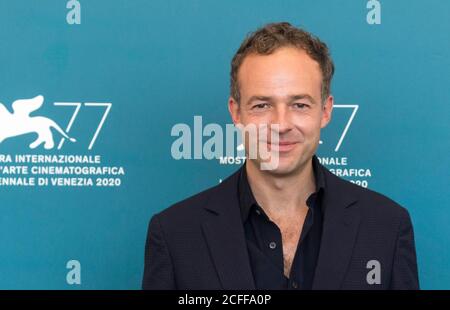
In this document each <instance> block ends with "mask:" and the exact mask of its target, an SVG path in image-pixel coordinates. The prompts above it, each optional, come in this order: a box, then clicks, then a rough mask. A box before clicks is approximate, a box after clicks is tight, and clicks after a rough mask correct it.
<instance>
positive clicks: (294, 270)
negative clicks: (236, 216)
mask: <svg viewBox="0 0 450 310" xmlns="http://www.w3.org/2000/svg"><path fill="white" fill-rule="evenodd" d="M312 163H313V171H314V176H315V181H316V192H314V193H312V194H311V195H310V196H309V197H308V199H307V201H306V204H307V206H308V212H307V215H306V218H305V222H304V224H303V229H302V232H301V235H300V240H299V242H298V246H297V250H296V252H295V256H294V259H293V261H292V266H291V271H290V275H289V278H287V277H286V276H285V275H284V262H283V245H282V238H281V232H280V229H279V228H278V226H277V225H276V224H275V223H274V222H272V221H271V220H270V219H269V217H268V216H267V215H266V214H265V213H264V210H263V209H262V208H261V207H260V206H259V205H258V203H257V202H256V200H255V197H254V196H253V193H252V191H251V188H250V185H249V183H248V179H247V173H246V169H245V165H244V166H243V168H242V169H241V173H240V177H239V185H238V186H239V203H240V208H241V216H242V221H243V225H244V230H245V237H246V241H247V249H248V253H249V257H250V264H251V268H252V272H253V278H254V280H255V285H256V288H257V289H275V290H276V289H306V290H308V289H311V288H312V283H313V280H314V271H315V268H316V264H317V257H318V255H319V250H320V239H321V236H322V218H323V210H322V206H321V205H322V203H321V200H322V196H323V191H324V189H325V183H324V176H323V172H322V170H321V167H320V164H319V161H318V159H317V157H316V156H314V157H313V160H312Z"/></svg>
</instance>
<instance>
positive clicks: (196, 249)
mask: <svg viewBox="0 0 450 310" xmlns="http://www.w3.org/2000/svg"><path fill="white" fill-rule="evenodd" d="M241 169H242V168H241ZM320 169H322V171H323V174H324V176H325V183H326V189H327V190H326V191H325V195H324V197H323V204H324V219H323V233H322V241H321V244H320V253H319V257H318V261H317V266H316V272H315V277H314V280H313V289H418V288H419V281H418V272H417V263H416V253H415V245H414V234H413V228H412V224H411V219H410V216H409V214H408V211H407V210H406V209H404V208H403V207H401V206H399V205H398V204H397V203H395V202H394V201H392V200H390V199H389V198H387V197H385V196H383V195H381V194H379V193H376V192H374V191H371V190H368V189H365V188H362V187H360V186H357V185H355V184H353V183H351V182H348V181H345V180H343V179H340V178H338V177H337V176H335V175H334V174H332V173H331V172H329V171H328V170H327V169H326V168H325V167H323V166H322V165H320ZM238 177H239V171H237V172H236V173H234V174H233V175H231V176H230V177H228V178H227V179H226V180H224V181H223V182H222V183H220V184H219V185H217V186H215V187H213V188H210V189H208V190H206V191H203V192H201V193H199V194H197V195H195V196H192V197H190V198H188V199H186V200H183V201H181V202H178V203H176V204H175V205H173V206H171V207H170V208H168V209H166V210H164V211H162V212H161V213H158V214H156V215H154V216H153V217H152V219H151V221H150V224H149V228H148V235H147V242H146V247H145V267H144V276H143V281H142V288H143V289H187V290H191V289H199V290H202V289H235V290H238V289H254V288H255V283H254V280H253V276H252V268H251V266H250V262H249V256H248V252H247V246H246V241H245V235H244V229H243V225H242V220H241V215H240V208H239V201H238ZM371 261H372V262H373V261H377V262H378V263H379V265H378V267H379V268H378V267H374V265H371V263H369V262H371ZM368 264H369V265H368ZM373 268H378V269H377V270H378V271H379V278H378V279H379V280H380V281H379V284H378V283H373V282H374V281H370V279H369V281H368V278H371V277H372V279H373V275H374V273H373V272H374V271H376V272H378V271H377V270H374V269H373Z"/></svg>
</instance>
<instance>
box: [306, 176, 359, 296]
mask: <svg viewBox="0 0 450 310" xmlns="http://www.w3.org/2000/svg"><path fill="white" fill-rule="evenodd" d="M324 170H325V169H324ZM325 175H326V189H325V191H324V196H323V207H324V223H323V232H322V241H321V245H320V253H319V257H318V261H317V266H316V271H315V276H314V281H313V289H315V290H320V289H331V290H333V289H339V288H340V287H341V285H342V282H343V280H344V276H345V273H346V271H347V268H348V265H349V262H350V259H351V256H352V251H353V246H354V243H355V241H356V237H357V234H358V228H359V223H360V219H361V216H360V213H359V208H358V206H357V205H356V204H355V202H356V201H357V197H355V196H353V195H351V191H349V190H348V189H344V188H343V186H346V184H345V183H344V182H342V181H341V180H339V179H338V178H337V177H336V176H334V175H332V174H331V172H329V171H325Z"/></svg>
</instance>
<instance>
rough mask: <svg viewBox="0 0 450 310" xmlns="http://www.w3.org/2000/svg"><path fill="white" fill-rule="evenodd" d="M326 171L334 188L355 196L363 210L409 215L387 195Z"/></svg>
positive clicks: (381, 213)
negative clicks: (332, 180)
mask: <svg viewBox="0 0 450 310" xmlns="http://www.w3.org/2000/svg"><path fill="white" fill-rule="evenodd" d="M327 173H328V174H329V177H328V178H329V179H334V182H331V183H334V184H336V187H337V188H336V189H334V190H337V191H339V192H340V193H342V194H343V195H348V194H351V195H353V196H355V197H356V198H357V200H358V202H359V205H360V206H362V208H363V209H364V211H366V212H370V213H375V214H378V215H380V216H389V217H395V218H399V217H400V218H405V217H409V213H408V210H407V209H406V208H405V207H403V206H401V205H400V204H399V203H398V202H396V201H394V200H393V199H391V198H389V197H388V196H386V195H384V194H381V193H380V192H377V191H375V190H371V189H368V188H365V187H362V186H359V185H357V184H354V183H352V182H350V181H347V180H344V179H341V178H340V177H338V176H335V175H334V174H333V173H332V172H330V171H327Z"/></svg>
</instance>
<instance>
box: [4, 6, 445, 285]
mask: <svg viewBox="0 0 450 310" xmlns="http://www.w3.org/2000/svg"><path fill="white" fill-rule="evenodd" d="M75 2H77V1H65V0H41V1H31V0H29V1H13V0H10V1H7V0H1V1H0V42H1V49H0V102H1V103H2V104H3V106H4V107H5V108H6V110H8V111H9V112H8V113H9V114H10V113H13V107H12V103H13V102H14V101H15V100H17V99H31V98H35V97H36V96H38V95H41V96H43V98H44V101H43V104H42V106H41V107H40V109H38V110H36V111H34V112H31V115H30V116H29V118H28V120H29V122H26V121H24V119H21V118H19V115H20V112H16V110H14V111H15V112H14V113H17V114H11V115H16V118H14V117H13V116H11V115H10V117H11V118H10V119H11V120H13V121H12V123H6V121H5V120H2V119H1V118H0V129H1V130H3V131H4V132H6V131H7V130H8V129H11V128H12V127H14V124H18V123H14V122H20V121H22V123H21V124H23V123H29V124H31V120H30V119H32V118H33V117H37V116H41V117H46V118H47V119H51V120H53V121H55V122H56V123H57V124H58V125H60V127H61V128H62V129H63V130H64V131H65V132H67V133H68V134H69V135H70V136H71V137H74V138H76V140H77V141H76V142H70V141H67V139H65V140H64V141H63V140H61V139H62V137H63V136H62V135H61V134H60V133H58V132H57V131H55V130H53V131H52V132H53V138H54V141H55V144H56V145H55V146H54V147H53V148H51V149H48V150H47V149H45V148H44V147H43V145H40V146H38V147H37V148H35V149H31V148H30V147H29V144H31V143H32V142H33V141H34V140H36V138H37V137H38V134H39V128H41V129H42V126H41V125H39V126H41V127H39V126H38V125H36V126H37V127H32V128H28V129H27V130H28V133H27V132H25V133H24V134H21V135H17V136H14V137H13V136H10V137H7V138H6V139H5V140H3V141H2V142H1V143H0V158H2V156H3V159H2V160H1V161H0V173H1V174H0V179H3V181H2V183H1V185H0V288H1V289H139V288H140V284H141V278H142V271H143V258H144V243H145V238H146V230H147V225H148V221H149V219H150V217H151V216H152V215H153V214H155V213H156V212H159V211H161V210H162V209H164V208H166V207H168V206H170V205H171V204H173V203H174V202H177V201H179V200H181V199H183V198H186V197H188V196H190V195H192V194H194V193H196V192H199V191H201V190H203V189H206V188H208V187H211V186H214V185H216V184H218V183H219V182H220V180H221V179H224V178H225V177H227V176H228V175H230V174H231V173H232V172H233V171H235V170H236V169H238V167H239V164H236V163H233V162H228V163H227V164H224V163H221V162H220V161H219V160H217V159H212V160H207V159H180V160H175V159H174V158H173V156H172V154H171V146H172V143H173V142H174V141H175V140H176V138H177V137H174V136H172V135H171V130H172V127H173V126H174V125H175V124H178V123H185V124H187V125H189V126H190V127H191V128H193V124H194V116H196V115H197V116H202V118H203V124H204V125H205V124H208V123H217V124H220V125H221V126H225V125H226V124H228V123H231V120H230V117H229V115H228V111H227V98H228V91H229V70H230V60H231V58H232V56H233V54H234V52H235V51H236V49H237V48H238V46H239V44H240V42H241V41H242V39H243V38H244V36H245V35H246V34H247V33H248V32H250V31H252V30H255V29H256V28H257V27H259V26H262V25H264V24H265V23H268V22H275V21H288V22H290V23H292V24H294V25H296V26H299V27H303V28H304V29H306V30H308V31H310V32H312V33H314V34H315V35H317V36H319V37H320V38H321V39H322V40H323V41H325V42H326V43H327V44H328V46H329V47H330V49H331V53H332V56H333V59H334V62H335V65H336V74H335V77H334V80H333V85H332V93H333V95H334V97H335V103H336V105H337V107H336V108H335V110H334V115H333V121H332V123H331V124H330V126H329V127H328V128H326V129H325V130H323V132H322V140H323V143H322V144H321V145H320V146H319V149H318V156H319V157H321V158H323V160H324V161H326V162H327V164H326V165H327V166H328V167H329V168H330V169H333V171H335V173H339V174H341V175H342V177H344V178H346V179H349V180H351V181H353V182H356V183H358V184H360V185H361V186H366V187H368V188H370V189H372V190H376V191H378V192H381V193H383V194H385V195H387V196H389V197H391V198H392V199H394V200H395V201H397V202H398V203H400V204H401V205H403V206H404V207H406V208H407V209H408V210H409V212H410V214H411V217H412V220H413V224H414V229H415V237H416V246H417V254H418V264H419V272H420V282H421V286H422V288H424V289H450V247H449V244H450V213H449V208H450V198H449V185H450V182H449V176H450V159H449V151H450V92H449V82H450V73H449V72H450V57H449V56H450V40H449V35H448V33H449V30H450V19H449V18H448V12H450V1H447V0H427V1H425V0H423V1H421V0H415V1H412V0H395V1H392V0H391V1H387V0H380V1H378V3H380V4H381V6H380V11H379V14H380V15H379V16H381V20H380V23H379V24H377V23H375V24H372V23H371V22H368V18H369V19H371V18H372V17H373V16H372V14H376V12H375V13H374V12H373V10H376V8H374V7H371V6H369V8H368V7H367V4H368V2H371V1H366V0H353V1H352V0H345V1H329V0H310V1H307V0H283V1H279V0H277V1H275V0H272V1H268V0H264V1H262V0H246V1H241V0H239V1H238V0H229V1H218V0H217V1H206V0H202V1H201V0H186V1H181V0H133V1H130V0H111V1H107V0H89V1H88V0H79V1H78V3H79V4H80V7H79V10H78V8H77V4H74V3H75ZM68 4H69V5H68ZM67 6H68V7H67ZM368 15H369V16H368ZM78 16H79V17H80V19H79V20H77V18H78ZM78 22H79V23H78ZM61 103H63V104H61ZM92 103H94V105H92ZM0 112H1V109H0ZM4 115H7V114H6V112H4ZM0 116H1V115H0ZM11 120H10V122H11ZM102 120H103V122H102ZM1 122H3V127H4V128H3V127H2V124H1ZM5 124H9V125H5ZM11 124H12V125H11ZM36 124H37V123H36ZM2 128H3V129H2ZM14 128H15V127H14ZM346 129H347V130H346ZM25 131H26V130H25ZM96 133H97V135H96ZM344 133H345V134H344ZM95 136H96V137H95ZM94 137H95V139H94ZM93 139H94V140H95V141H94V142H93ZM204 140H206V138H204ZM340 140H341V143H339V141H340ZM61 143H62V146H61V147H59V144H61ZM338 144H339V146H338ZM8 155H9V157H10V159H11V160H10V161H8ZM16 155H24V156H25V155H29V156H28V158H33V160H28V161H27V162H25V163H19V162H18V160H19V159H18V158H16ZM32 155H56V157H50V156H47V157H45V158H53V159H52V161H51V162H47V161H46V162H38V159H37V158H38V157H37V156H34V157H32ZM71 156H72V157H71ZM83 156H85V157H83ZM87 156H90V159H89V160H90V161H91V162H82V163H79V162H76V163H70V162H69V163H68V162H66V160H70V159H69V158H78V160H79V159H80V158H84V159H85V160H86V158H88V157H87ZM94 156H98V157H99V158H100V159H99V161H97V162H92V160H93V159H92V158H93V157H94ZM345 162H346V164H345ZM23 166H26V167H28V168H29V171H28V173H26V172H24V171H21V172H20V171H18V169H19V168H18V167H23ZM75 166H76V167H79V168H83V167H85V168H88V167H91V168H95V167H116V168H117V169H119V168H120V169H122V171H123V173H118V174H117V173H114V172H111V171H110V170H108V169H107V168H105V169H106V170H107V171H108V173H106V174H105V173H103V172H101V173H98V171H95V172H89V173H87V174H86V173H84V172H79V171H78V172H74V171H71V173H66V172H61V171H59V172H55V173H48V172H38V173H35V174H33V173H32V172H30V171H31V170H32V169H37V168H39V167H66V168H68V169H69V168H70V167H72V168H73V167H75ZM33 167H34V168H33ZM14 169H16V170H14ZM117 169H116V172H117ZM102 171H103V170H102ZM31 177H35V178H38V177H41V178H43V179H45V178H46V179H47V181H48V182H49V183H47V184H45V183H44V184H43V185H37V184H35V185H31V184H25V183H26V182H27V180H28V181H29V179H28V178H31ZM20 178H22V179H21V181H20V182H22V183H21V184H19V183H18V182H19V181H18V180H19V179H20ZM68 178H73V180H72V181H71V182H73V183H70V184H69V185H67V184H66V183H64V182H65V181H64V180H66V181H67V179H68ZM89 178H91V179H92V180H93V185H89V184H85V182H86V180H87V179H89ZM12 179H14V181H12ZM52 179H53V181H55V182H62V183H57V184H52ZM58 180H59V181H58ZM8 182H10V183H8ZM12 182H16V183H14V184H13V183H12ZM29 182H31V181H29ZM97 182H98V183H97ZM105 185H106V186H105ZM71 261H72V262H73V261H75V262H76V263H75V264H72V263H71Z"/></svg>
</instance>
